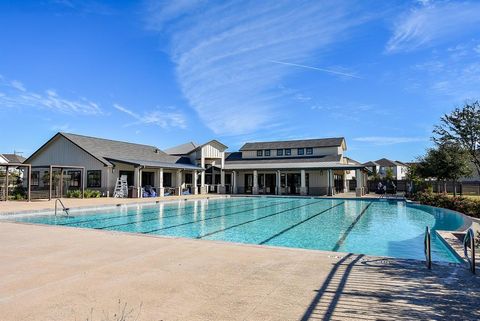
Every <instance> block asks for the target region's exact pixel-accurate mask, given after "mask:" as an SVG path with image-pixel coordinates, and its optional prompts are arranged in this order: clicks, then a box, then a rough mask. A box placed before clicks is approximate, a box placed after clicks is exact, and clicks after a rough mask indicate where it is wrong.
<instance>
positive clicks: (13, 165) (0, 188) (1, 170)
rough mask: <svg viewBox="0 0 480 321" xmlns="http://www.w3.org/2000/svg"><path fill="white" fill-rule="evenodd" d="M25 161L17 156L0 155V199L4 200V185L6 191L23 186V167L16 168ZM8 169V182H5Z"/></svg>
mask: <svg viewBox="0 0 480 321" xmlns="http://www.w3.org/2000/svg"><path fill="white" fill-rule="evenodd" d="M23 161H25V158H24V157H22V156H20V155H17V154H0V195H1V196H0V198H1V199H2V200H6V199H7V198H6V194H5V193H6V190H7V189H6V187H7V186H6V184H7V183H8V184H7V185H8V189H11V188H14V187H15V186H18V185H21V184H23V178H24V176H25V173H28V171H27V172H26V171H25V167H23V166H18V165H19V164H22V163H23ZM7 169H8V182H7V181H6V174H5V173H6V171H7Z"/></svg>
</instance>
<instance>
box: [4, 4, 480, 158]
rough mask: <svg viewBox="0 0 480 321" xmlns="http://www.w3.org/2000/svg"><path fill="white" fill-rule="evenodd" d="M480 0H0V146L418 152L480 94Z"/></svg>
mask: <svg viewBox="0 0 480 321" xmlns="http://www.w3.org/2000/svg"><path fill="white" fill-rule="evenodd" d="M478 12H480V1H470V2H469V1H426V0H423V1H353V0H352V1H342V0H335V1H229V2H226V1H225V2H224V1H207V0H177V1H139V2H133V1H111V2H108V1H93V0H86V1H75V0H57V1H48V0H38V1H1V2H0V39H1V40H2V41H1V42H0V116H1V118H2V120H3V121H2V127H1V128H2V129H1V137H2V139H1V140H0V152H4V153H6V152H13V150H14V149H15V150H16V151H21V152H23V153H24V155H25V156H27V155H29V154H30V153H32V152H33V151H35V149H36V148H38V147H39V146H41V144H43V143H44V142H45V141H46V140H47V139H48V138H50V137H51V136H52V135H54V134H55V133H56V132H58V131H67V132H74V133H79V134H86V135H92V136H99V137H105V138H111V139H118V140H127V141H132V142H139V143H144V144H151V145H155V146H158V147H160V148H167V147H170V146H173V145H177V144H180V143H184V142H186V141H190V140H193V141H195V142H199V143H201V142H204V141H207V140H209V139H212V138H216V139H219V140H220V141H222V142H224V143H225V144H226V145H228V146H229V147H230V150H235V149H238V148H239V147H240V146H241V145H242V144H243V143H244V142H246V141H262V140H278V139H301V138H316V137H329V136H344V137H346V139H347V144H348V152H347V154H348V155H349V156H350V157H352V158H354V159H358V160H360V161H367V160H372V159H378V158H381V157H388V158H391V159H398V160H403V161H408V160H411V159H413V158H414V157H416V156H418V155H421V154H422V153H423V151H424V149H425V148H426V147H428V146H429V145H430V141H429V137H430V134H431V130H432V127H433V125H434V124H436V123H438V119H439V117H440V116H441V115H442V114H443V113H446V112H448V111H450V110H452V109H453V108H454V107H455V106H458V105H461V104H463V103H464V102H465V101H466V100H469V99H478V98H479V96H480V90H479V88H480V15H479V14H478Z"/></svg>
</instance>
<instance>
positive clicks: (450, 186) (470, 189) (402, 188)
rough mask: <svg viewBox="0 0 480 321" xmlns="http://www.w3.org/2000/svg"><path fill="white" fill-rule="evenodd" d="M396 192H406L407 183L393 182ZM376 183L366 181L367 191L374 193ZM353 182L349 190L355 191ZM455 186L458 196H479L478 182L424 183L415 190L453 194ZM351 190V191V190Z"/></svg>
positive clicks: (479, 186) (385, 182)
mask: <svg viewBox="0 0 480 321" xmlns="http://www.w3.org/2000/svg"><path fill="white" fill-rule="evenodd" d="M392 182H393V184H395V186H396V189H397V192H407V191H408V186H409V181H407V180H393V181H392ZM378 183H379V182H378V181H368V190H369V191H371V192H374V191H376V190H377V188H378ZM381 183H382V185H386V186H387V188H391V187H392V185H391V183H389V182H387V181H382V182H381ZM355 185H356V184H355V181H350V190H354V189H355ZM455 186H456V192H457V193H458V194H460V195H480V181H478V182H452V181H447V182H444V181H441V182H437V181H424V182H422V186H415V187H414V188H415V189H417V190H418V189H421V190H424V189H427V188H431V189H432V190H433V192H435V193H443V192H444V191H445V190H446V192H447V193H450V194H453V193H454V190H455ZM352 188H353V189H352Z"/></svg>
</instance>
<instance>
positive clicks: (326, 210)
mask: <svg viewBox="0 0 480 321" xmlns="http://www.w3.org/2000/svg"><path fill="white" fill-rule="evenodd" d="M342 204H345V202H341V203H339V204H336V205H334V206H332V207H330V208H327V209H325V210H323V211H321V212H318V213H316V214H315V215H312V216H310V217H309V218H306V219H304V220H302V221H300V222H298V223H296V224H293V225H292V226H289V227H287V228H286V229H283V230H281V231H280V232H278V233H277V234H275V235H272V236H270V237H269V238H268V239H266V240H264V241H262V242H260V243H258V244H260V245H263V244H265V243H267V242H270V241H271V240H273V239H274V238H276V237H279V236H280V235H282V234H284V233H286V232H288V231H290V230H291V229H294V228H295V227H297V226H299V225H301V224H303V223H305V222H308V221H310V220H311V219H313V218H315V217H317V216H319V215H321V214H324V213H326V212H328V211H330V210H331V209H334V208H335V207H337V206H340V205H342Z"/></svg>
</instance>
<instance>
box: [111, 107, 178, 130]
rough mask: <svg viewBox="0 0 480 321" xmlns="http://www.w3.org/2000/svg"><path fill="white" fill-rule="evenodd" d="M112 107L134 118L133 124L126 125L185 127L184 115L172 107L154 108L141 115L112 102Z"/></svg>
mask: <svg viewBox="0 0 480 321" xmlns="http://www.w3.org/2000/svg"><path fill="white" fill-rule="evenodd" d="M113 107H114V108H115V109H117V110H119V111H121V112H123V113H125V114H127V115H129V116H130V117H132V118H134V119H135V120H136V121H135V122H134V123H133V124H127V126H128V125H139V124H144V125H157V126H160V127H161V128H171V127H178V128H186V123H187V122H186V119H185V115H184V114H182V113H181V112H179V111H176V110H175V109H173V108H167V110H160V109H156V110H153V111H151V112H148V113H144V114H142V115H140V114H137V113H135V112H133V111H132V110H130V109H128V108H125V107H123V106H121V105H119V104H114V105H113Z"/></svg>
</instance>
